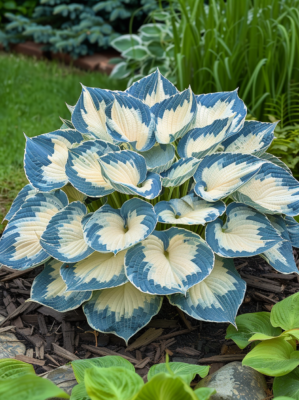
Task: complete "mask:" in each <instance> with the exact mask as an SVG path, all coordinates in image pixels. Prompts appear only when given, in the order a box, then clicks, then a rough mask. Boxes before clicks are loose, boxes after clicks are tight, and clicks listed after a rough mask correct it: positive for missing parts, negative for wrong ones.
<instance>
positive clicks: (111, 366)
mask: <svg viewBox="0 0 299 400" xmlns="http://www.w3.org/2000/svg"><path fill="white" fill-rule="evenodd" d="M71 364H72V367H73V370H74V374H75V377H76V379H77V382H78V384H77V385H76V386H75V387H74V388H73V389H72V394H71V396H68V395H67V394H66V393H64V392H63V391H62V390H61V389H59V388H58V387H56V386H55V385H54V383H52V382H51V381H49V380H47V379H43V378H40V377H37V376H36V375H35V373H34V369H33V367H32V366H31V365H28V364H26V363H24V362H22V361H17V360H11V359H2V360H0V396H3V399H4V398H8V397H5V396H10V397H9V398H10V399H11V400H17V399H20V398H21V399H22V400H46V399H48V398H49V397H59V398H70V399H71V400H153V399H155V400H208V399H209V398H210V396H211V395H212V394H214V393H215V391H214V390H213V389H209V388H199V389H195V390H194V391H193V390H192V389H191V388H190V383H191V381H192V380H193V379H194V378H195V376H196V375H197V374H198V375H199V376H200V377H202V378H203V377H205V376H207V374H208V372H209V367H206V366H196V365H191V364H185V363H175V362H174V363H171V362H169V361H168V357H167V359H166V363H165V364H159V365H157V366H153V367H151V369H150V371H149V375H148V380H149V382H148V383H146V384H144V381H143V379H142V378H141V377H140V376H139V375H138V374H137V373H135V369H134V366H133V365H132V364H131V363H130V362H129V361H127V360H125V359H124V358H122V357H120V356H105V357H101V358H92V359H87V360H76V361H72V362H71ZM157 367H158V369H157ZM17 391H18V396H19V397H16V395H15V393H16V392H17ZM1 398H2V397H1Z"/></svg>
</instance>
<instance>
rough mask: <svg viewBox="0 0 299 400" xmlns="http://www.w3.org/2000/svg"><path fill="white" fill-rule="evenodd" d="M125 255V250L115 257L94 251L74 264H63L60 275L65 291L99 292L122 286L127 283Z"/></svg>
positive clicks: (112, 254) (111, 254)
mask: <svg viewBox="0 0 299 400" xmlns="http://www.w3.org/2000/svg"><path fill="white" fill-rule="evenodd" d="M125 254H126V250H124V251H121V252H119V253H118V254H116V255H115V254H114V253H98V252H97V251H95V252H94V253H93V254H91V255H90V256H89V257H87V258H85V260H82V261H79V262H78V263H76V264H71V265H69V264H63V266H62V267H61V270H60V274H61V276H62V279H63V280H64V282H65V283H66V286H67V290H73V291H81V290H99V289H107V288H111V287H116V286H120V285H123V284H124V283H126V282H127V281H128V279H127V277H126V275H125V265H124V264H125V263H124V260H125Z"/></svg>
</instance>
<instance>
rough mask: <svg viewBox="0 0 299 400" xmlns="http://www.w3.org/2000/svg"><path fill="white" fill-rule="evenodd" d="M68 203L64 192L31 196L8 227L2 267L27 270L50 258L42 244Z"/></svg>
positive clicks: (1, 242)
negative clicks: (53, 221)
mask: <svg viewBox="0 0 299 400" xmlns="http://www.w3.org/2000/svg"><path fill="white" fill-rule="evenodd" d="M67 204H68V200H67V196H66V194H65V193H64V192H62V191H61V190H57V191H55V192H52V193H37V194H35V195H34V196H32V197H29V198H28V199H27V200H26V201H25V202H24V203H23V204H22V206H21V208H20V209H19V211H18V212H17V213H16V214H15V215H14V217H13V218H12V219H11V221H10V222H9V223H8V225H7V226H6V228H5V231H4V232H3V235H2V237H1V240H0V264H4V265H6V266H8V267H10V268H13V269H17V270H24V269H27V268H31V267H34V266H36V265H39V264H41V263H42V262H44V261H45V260H47V259H48V258H49V254H48V253H46V252H45V250H44V249H43V248H42V246H41V244H40V237H41V235H42V234H43V232H44V231H45V229H46V227H47V225H48V222H49V221H50V219H51V218H52V216H53V215H55V214H56V213H57V212H58V211H59V210H61V209H62V208H63V207H65V206H66V205H67Z"/></svg>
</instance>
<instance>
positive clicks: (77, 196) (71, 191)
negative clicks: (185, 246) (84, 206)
mask: <svg viewBox="0 0 299 400" xmlns="http://www.w3.org/2000/svg"><path fill="white" fill-rule="evenodd" d="M61 190H63V191H64V193H65V194H66V195H67V198H68V199H69V203H72V202H73V201H81V203H83V202H84V201H85V200H86V195H85V194H83V193H81V192H79V190H77V189H76V188H74V186H72V185H71V184H70V183H68V184H67V185H65V186H64V187H63V188H61Z"/></svg>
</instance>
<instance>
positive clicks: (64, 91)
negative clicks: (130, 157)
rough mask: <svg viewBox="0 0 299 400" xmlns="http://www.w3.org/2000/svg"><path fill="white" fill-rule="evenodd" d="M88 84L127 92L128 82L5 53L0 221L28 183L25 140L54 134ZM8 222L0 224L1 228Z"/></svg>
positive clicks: (0, 67) (1, 60)
mask: <svg viewBox="0 0 299 400" xmlns="http://www.w3.org/2000/svg"><path fill="white" fill-rule="evenodd" d="M80 82H81V83H83V84H84V85H86V86H93V87H99V88H103V89H113V90H115V89H120V90H124V89H125V87H126V82H120V81H112V80H110V79H109V78H108V77H107V76H106V75H102V74H100V73H97V72H94V73H85V72H82V71H79V70H77V69H75V68H71V67H67V66H61V65H58V64H56V63H53V62H47V61H36V60H34V59H32V58H26V57H21V56H18V55H11V54H5V53H0V223H1V221H2V219H3V217H4V215H5V213H6V211H7V210H8V208H9V206H10V204H11V202H12V200H13V199H14V197H15V196H16V194H17V193H18V191H19V190H20V189H21V188H22V187H23V186H24V185H25V184H26V183H27V181H26V178H25V175H24V172H23V169H22V165H23V157H24V147H25V138H24V135H23V132H24V133H26V135H27V136H36V135H39V134H42V133H46V132H51V131H54V130H55V129H58V128H59V127H60V126H61V124H62V123H61V121H60V119H59V117H62V118H66V119H70V113H69V111H68V109H67V107H66V105H65V103H68V104H70V105H74V104H75V103H76V101H77V100H78V97H79V95H80V92H81V85H80ZM1 228H3V225H0V231H1Z"/></svg>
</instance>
